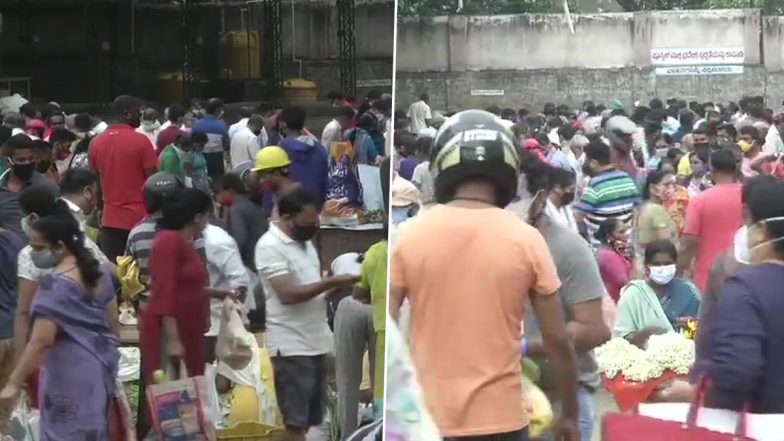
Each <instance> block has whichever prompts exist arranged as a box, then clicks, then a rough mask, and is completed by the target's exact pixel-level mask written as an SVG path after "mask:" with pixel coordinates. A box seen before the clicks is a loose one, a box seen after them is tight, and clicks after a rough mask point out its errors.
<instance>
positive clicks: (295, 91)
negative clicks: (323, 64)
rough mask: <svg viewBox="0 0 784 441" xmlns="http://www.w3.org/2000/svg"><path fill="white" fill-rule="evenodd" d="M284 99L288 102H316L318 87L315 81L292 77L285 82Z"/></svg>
mask: <svg viewBox="0 0 784 441" xmlns="http://www.w3.org/2000/svg"><path fill="white" fill-rule="evenodd" d="M283 99H284V100H285V102H287V103H296V104H302V103H315V102H316V101H318V88H317V87H316V83H314V82H313V81H310V80H306V79H304V78H292V79H289V80H286V81H284V82H283Z"/></svg>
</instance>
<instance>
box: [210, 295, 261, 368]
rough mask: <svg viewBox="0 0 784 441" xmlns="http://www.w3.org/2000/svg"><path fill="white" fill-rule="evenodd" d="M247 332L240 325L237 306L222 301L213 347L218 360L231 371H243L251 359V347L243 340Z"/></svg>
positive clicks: (228, 300) (243, 326)
mask: <svg viewBox="0 0 784 441" xmlns="http://www.w3.org/2000/svg"><path fill="white" fill-rule="evenodd" d="M245 334H247V331H246V330H245V325H244V324H243V323H242V317H241V316H240V313H239V311H238V305H237V304H236V303H234V301H233V300H231V299H230V298H228V297H227V298H226V299H225V300H224V301H223V313H222V314H221V324H220V331H219V332H218V341H217V344H216V346H215V353H216V355H217V357H218V360H219V361H220V362H222V363H226V365H228V366H230V367H231V368H232V369H237V370H241V369H244V368H245V367H246V366H247V365H248V363H250V361H251V358H252V357H253V350H252V346H250V345H249V344H248V341H247V340H246V339H245V338H244V337H245Z"/></svg>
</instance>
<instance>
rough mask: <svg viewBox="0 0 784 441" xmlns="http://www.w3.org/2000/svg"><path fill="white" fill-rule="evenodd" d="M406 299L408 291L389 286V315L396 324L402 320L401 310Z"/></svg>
mask: <svg viewBox="0 0 784 441" xmlns="http://www.w3.org/2000/svg"><path fill="white" fill-rule="evenodd" d="M405 297H406V290H405V289H404V288H401V287H399V286H394V285H389V296H388V297H387V298H388V302H389V303H388V305H389V315H390V317H392V320H394V321H395V322H396V323H397V322H398V320H400V308H401V307H402V306H403V299H405Z"/></svg>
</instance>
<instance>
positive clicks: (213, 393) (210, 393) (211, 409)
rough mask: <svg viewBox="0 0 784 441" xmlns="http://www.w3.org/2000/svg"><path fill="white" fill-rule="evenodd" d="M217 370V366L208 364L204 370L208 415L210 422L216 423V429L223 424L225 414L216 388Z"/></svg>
mask: <svg viewBox="0 0 784 441" xmlns="http://www.w3.org/2000/svg"><path fill="white" fill-rule="evenodd" d="M216 375H217V369H216V368H215V365H212V364H208V365H207V366H206V367H205V368H204V379H205V382H206V385H207V393H206V395H207V403H206V408H207V414H208V415H209V418H210V420H211V421H212V422H213V423H215V427H221V426H222V425H223V424H222V423H223V412H222V411H221V407H220V397H219V396H218V389H217V388H216V386H215V377H216Z"/></svg>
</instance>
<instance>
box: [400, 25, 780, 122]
mask: <svg viewBox="0 0 784 441" xmlns="http://www.w3.org/2000/svg"><path fill="white" fill-rule="evenodd" d="M574 18H575V20H574V27H575V33H574V34H571V33H570V32H569V30H568V26H567V24H566V22H565V20H564V18H563V16H561V15H513V16H496V17H462V16H455V17H449V18H437V19H436V20H435V21H434V22H432V23H428V22H422V21H419V20H406V21H403V22H401V23H400V25H399V27H398V36H399V37H398V46H397V57H398V62H397V68H398V72H397V80H396V81H397V83H396V89H395V93H396V98H395V99H396V103H397V105H398V106H399V107H405V106H407V105H408V104H410V103H411V102H413V101H414V100H416V97H417V96H418V95H419V94H420V93H422V92H423V91H427V92H428V93H429V94H430V96H431V100H432V101H433V106H434V107H435V108H439V109H449V110H454V109H461V108H467V107H484V106H489V105H491V104H493V105H499V106H504V107H513V108H519V107H523V106H528V107H531V108H541V106H542V105H543V104H544V103H546V102H557V103H567V104H570V105H579V104H580V103H582V101H583V100H586V99H592V100H595V101H605V102H606V101H608V100H610V99H613V98H620V99H622V100H624V101H626V102H627V103H632V102H634V101H635V100H638V99H639V100H643V101H647V100H648V99H650V98H652V97H654V96H659V97H671V96H678V97H683V98H684V99H697V100H715V101H728V100H730V99H738V98H739V97H740V96H741V95H745V94H763V95H766V96H767V97H769V98H770V99H773V100H774V101H777V102H780V100H781V98H782V97H783V96H784V90H782V88H781V85H782V84H784V73H779V72H780V71H782V70H784V43H782V40H781V37H782V29H784V18H782V17H764V18H763V17H762V16H761V14H760V12H759V11H757V10H735V11H656V12H639V13H613V14H590V15H576V16H575V17H574ZM426 35H433V36H435V37H436V38H433V39H432V40H430V41H429V42H427V43H424V44H422V43H420V44H416V42H417V41H421V39H422V38H423V37H424V36H426ZM761 43H764V44H761ZM678 47H743V48H744V52H745V60H744V65H745V67H744V73H743V74H736V75H704V76H697V75H687V76H657V75H655V73H654V67H653V66H652V65H651V59H650V52H651V49H653V48H678ZM762 48H764V52H761V49H762ZM479 89H483V90H488V89H490V90H503V91H504V95H503V96H472V94H471V90H479Z"/></svg>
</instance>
